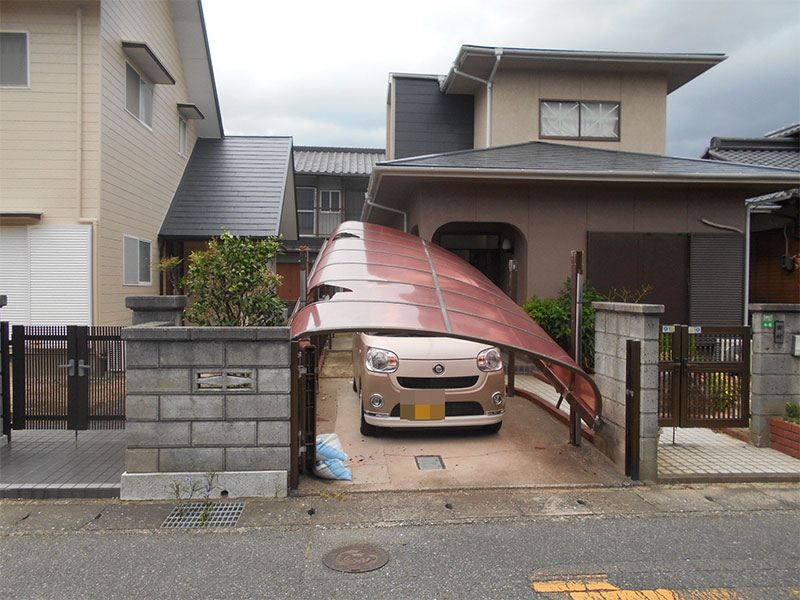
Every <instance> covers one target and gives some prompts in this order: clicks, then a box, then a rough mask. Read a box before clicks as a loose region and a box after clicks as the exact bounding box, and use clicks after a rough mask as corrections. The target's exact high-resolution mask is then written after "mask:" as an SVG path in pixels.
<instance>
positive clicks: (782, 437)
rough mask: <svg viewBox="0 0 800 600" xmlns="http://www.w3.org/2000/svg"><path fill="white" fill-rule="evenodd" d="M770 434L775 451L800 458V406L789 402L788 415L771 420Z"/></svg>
mask: <svg viewBox="0 0 800 600" xmlns="http://www.w3.org/2000/svg"><path fill="white" fill-rule="evenodd" d="M769 434H770V435H769V440H770V446H771V447H772V448H773V449H775V450H778V451H779V452H783V453H784V454H788V455H789V456H793V457H794V458H800V404H798V403H797V402H787V403H786V415H785V416H784V417H783V418H776V419H770V427H769Z"/></svg>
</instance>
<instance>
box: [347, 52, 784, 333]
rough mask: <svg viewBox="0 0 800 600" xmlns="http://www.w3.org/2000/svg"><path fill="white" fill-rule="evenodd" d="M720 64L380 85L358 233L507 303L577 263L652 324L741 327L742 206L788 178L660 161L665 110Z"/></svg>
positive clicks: (474, 75) (682, 60)
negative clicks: (383, 232) (467, 275)
mask: <svg viewBox="0 0 800 600" xmlns="http://www.w3.org/2000/svg"><path fill="white" fill-rule="evenodd" d="M724 59H725V56H724V55H721V54H644V53H618V52H576V51H557V50H531V49H520V48H490V47H480V46H462V47H461V49H460V50H459V52H458V55H457V56H456V58H455V61H454V63H453V66H452V68H451V69H450V71H449V72H448V73H447V75H441V76H437V75H409V74H392V75H391V76H390V79H389V90H388V94H387V151H386V154H387V158H388V159H389V160H388V161H386V162H382V163H378V164H377V165H376V166H375V167H374V169H373V173H372V177H371V179H370V185H369V189H368V191H367V200H366V202H365V205H364V209H363V212H362V219H363V220H365V221H368V222H374V223H378V224H383V225H390V226H393V227H397V228H399V229H405V230H407V231H410V232H412V233H416V234H417V235H419V236H421V237H423V238H425V239H428V240H432V241H434V242H436V243H438V244H440V245H442V246H444V247H445V248H448V249H449V250H452V251H453V252H455V253H457V254H459V255H460V256H462V257H463V258H464V259H465V260H468V261H469V262H471V263H472V264H473V265H475V266H477V267H478V268H480V269H481V270H482V271H483V272H484V273H485V274H486V275H487V276H489V278H490V279H492V280H493V281H494V282H495V283H496V284H497V285H498V286H500V287H501V288H503V289H508V274H507V269H508V262H509V260H510V259H515V260H517V261H518V264H519V278H518V293H517V296H518V299H519V300H520V301H523V300H524V299H525V298H528V297H530V296H531V295H534V294H537V295H539V296H545V297H553V296H555V295H556V294H557V293H558V291H559V289H560V288H561V287H562V285H563V283H564V282H565V280H566V279H567V277H568V276H569V273H570V260H571V254H570V253H571V251H572V250H583V251H585V252H586V258H587V277H588V279H589V280H590V281H592V282H593V283H594V284H595V285H596V286H597V287H598V288H599V289H600V291H601V292H603V293H606V292H609V291H610V290H611V289H612V288H614V287H616V288H629V289H633V288H638V287H639V286H642V285H646V284H650V285H652V286H653V291H652V293H651V294H650V295H649V296H648V297H647V301H648V302H656V303H663V304H665V305H666V312H665V315H664V321H665V322H667V323H687V322H688V323H696V324H703V325H732V324H737V323H741V322H742V320H743V318H744V316H745V315H744V284H743V280H744V236H743V231H744V228H745V217H746V215H745V202H744V201H745V199H746V198H749V197H752V196H756V195H759V194H764V193H768V192H774V191H778V190H782V189H786V188H791V187H794V186H796V185H797V182H798V173H797V172H791V171H786V170H781V169H771V168H759V167H755V166H745V165H739V164H734V163H727V164H723V163H720V162H714V161H706V160H699V159H685V158H677V157H669V156H664V155H663V153H664V150H665V147H666V103H667V96H668V94H670V93H671V92H673V91H674V90H676V89H678V88H679V87H681V86H683V85H685V84H688V83H689V82H691V80H692V79H694V78H695V77H697V76H698V75H700V74H702V73H703V72H704V71H706V70H707V69H709V68H712V67H713V66H714V65H716V64H718V63H719V62H721V61H723V60H724Z"/></svg>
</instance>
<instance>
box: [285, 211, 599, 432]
mask: <svg viewBox="0 0 800 600" xmlns="http://www.w3.org/2000/svg"><path fill="white" fill-rule="evenodd" d="M308 289H309V298H311V299H316V301H313V302H311V303H310V304H308V305H307V306H305V307H302V308H298V309H297V310H295V313H294V314H293V315H292V318H291V327H292V337H293V338H295V339H297V338H301V337H305V336H310V335H316V334H321V333H335V332H345V331H371V332H372V331H374V332H379V331H387V332H388V331H391V332H406V331H407V332H415V333H429V334H434V335H446V336H452V337H458V338H464V339H469V340H475V341H483V342H488V343H490V344H493V345H496V346H500V347H502V348H506V349H508V350H515V351H518V352H522V353H524V354H527V355H528V356H530V357H531V358H532V359H533V360H534V363H535V364H537V366H538V367H539V369H540V370H541V371H542V374H543V375H544V376H545V377H546V378H547V379H548V380H549V381H550V383H551V384H552V385H553V386H554V387H555V388H556V390H557V391H558V392H560V393H561V394H563V395H564V397H565V398H566V399H567V401H568V402H569V403H570V405H571V406H573V407H574V408H576V409H577V411H578V413H579V414H580V415H581V417H582V418H583V419H584V420H585V421H586V422H587V423H589V424H590V425H595V424H596V423H597V422H598V419H599V417H600V413H601V406H602V403H601V399H600V392H599V391H598V389H597V386H596V385H595V383H594V381H593V380H592V379H591V378H590V377H589V376H588V375H586V373H584V372H583V371H582V370H581V369H580V368H579V367H578V366H577V365H576V363H575V362H574V361H573V360H572V358H570V356H569V355H568V354H567V353H566V352H565V351H564V350H563V349H562V348H561V347H560V346H559V345H558V344H556V343H555V342H554V341H553V340H552V339H551V338H550V337H549V336H548V335H547V334H546V333H545V332H544V330H542V328H541V327H539V325H538V324H536V323H535V322H534V321H533V320H532V319H531V318H530V317H529V316H528V315H527V314H526V313H525V312H524V311H523V310H522V309H521V308H520V307H519V306H517V304H516V303H514V302H513V301H512V300H511V299H510V298H509V297H508V296H506V295H505V294H504V293H503V292H502V291H500V290H499V289H498V288H497V287H496V286H495V285H494V284H493V283H492V282H491V281H490V280H489V279H488V278H487V277H486V276H484V275H483V274H482V273H481V272H480V271H478V270H477V269H475V268H474V267H472V266H471V265H469V264H468V263H466V262H464V261H463V260H461V259H460V258H458V257H457V256H455V255H453V254H452V253H450V252H448V251H446V250H444V249H442V248H440V247H439V246H437V245H435V244H432V243H430V242H426V241H425V240H422V239H420V238H418V237H416V236H413V235H410V234H407V233H403V232H401V231H398V230H395V229H390V228H388V227H382V226H380V225H374V224H369V223H360V222H355V221H348V222H346V223H342V224H341V225H340V226H339V227H338V228H337V229H336V230H335V231H334V232H333V234H332V235H331V238H330V241H329V242H328V243H327V244H326V245H325V247H324V248H323V250H322V252H320V254H319V256H318V258H317V261H316V263H315V264H314V268H313V270H312V273H311V277H310V280H309V284H308Z"/></svg>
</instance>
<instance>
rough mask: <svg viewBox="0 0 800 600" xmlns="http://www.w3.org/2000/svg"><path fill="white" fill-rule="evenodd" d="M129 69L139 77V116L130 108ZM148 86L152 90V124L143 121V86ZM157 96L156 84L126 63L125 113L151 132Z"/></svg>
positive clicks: (127, 61) (128, 62)
mask: <svg viewBox="0 0 800 600" xmlns="http://www.w3.org/2000/svg"><path fill="white" fill-rule="evenodd" d="M128 67H130V68H131V70H132V71H133V72H134V73H136V74H137V75H138V76H139V106H138V109H139V114H138V115H137V114H135V113H134V112H133V111H132V110H131V109H129V108H128ZM143 85H144V86H147V87H149V88H150V123H148V122H147V121H144V120H142V118H141V114H142V86H143ZM155 95H156V86H155V84H153V83H151V82H150V81H149V80H147V79H146V78H145V77H144V76H143V75H142V73H141V71H139V69H137V68H136V67H135V66H134V65H133V64H132V63H131V62H130V61H129V60H126V61H125V103H124V104H125V112H127V113H128V114H129V115H130V116H132V117H133V118H134V119H136V120H137V121H139V123H141V124H142V125H144V126H145V127H147V129H149V130H150V131H153V106H154V105H155Z"/></svg>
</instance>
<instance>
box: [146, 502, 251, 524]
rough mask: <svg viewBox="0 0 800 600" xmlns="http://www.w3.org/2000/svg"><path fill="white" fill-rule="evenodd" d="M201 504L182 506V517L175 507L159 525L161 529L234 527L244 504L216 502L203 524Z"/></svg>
mask: <svg viewBox="0 0 800 600" xmlns="http://www.w3.org/2000/svg"><path fill="white" fill-rule="evenodd" d="M203 506H204V505H203V503H202V502H192V503H191V504H184V505H183V515H181V511H180V509H179V508H178V507H177V506H176V507H175V508H173V509H172V512H171V513H169V515H167V518H166V519H164V522H163V523H162V524H161V528H162V529H186V528H189V527H235V526H236V523H237V522H238V521H239V517H240V516H241V515H242V510H244V502H217V503H216V504H214V506H213V507H212V508H211V510H210V511H209V513H208V517H207V518H206V520H205V522H203Z"/></svg>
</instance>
